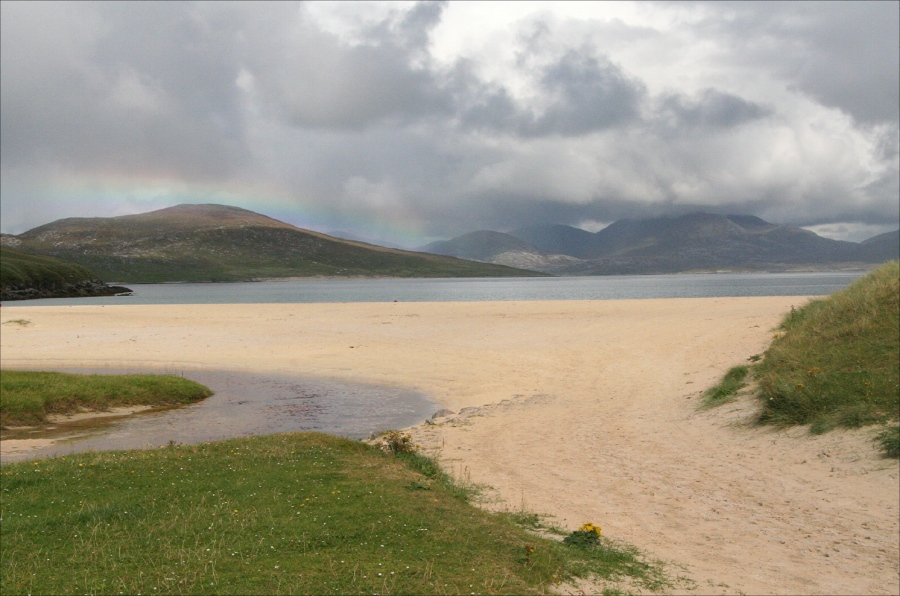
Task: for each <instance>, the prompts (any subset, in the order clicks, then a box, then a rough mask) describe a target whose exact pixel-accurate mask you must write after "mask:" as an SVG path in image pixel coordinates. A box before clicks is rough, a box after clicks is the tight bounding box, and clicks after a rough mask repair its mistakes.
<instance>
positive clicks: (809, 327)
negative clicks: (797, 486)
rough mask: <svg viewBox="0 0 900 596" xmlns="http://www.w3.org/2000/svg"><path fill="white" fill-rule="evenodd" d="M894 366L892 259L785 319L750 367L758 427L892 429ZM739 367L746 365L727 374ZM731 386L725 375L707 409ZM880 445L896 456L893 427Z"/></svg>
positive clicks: (899, 290) (898, 389) (897, 372)
mask: <svg viewBox="0 0 900 596" xmlns="http://www.w3.org/2000/svg"><path fill="white" fill-rule="evenodd" d="M898 363H900V262H898V261H892V262H890V263H887V264H885V265H883V266H882V267H880V268H878V269H876V270H875V271H873V272H871V273H870V274H868V275H866V276H865V277H863V278H861V279H859V280H857V281H856V282H855V283H853V284H851V285H850V286H848V287H847V288H846V289H845V290H843V291H841V292H836V293H834V294H832V295H830V296H828V297H826V298H823V299H820V300H814V301H812V302H810V303H809V304H807V305H806V306H804V307H802V308H800V309H792V310H791V312H790V314H788V315H787V317H785V319H784V321H783V322H782V323H781V326H780V329H779V332H778V333H776V335H775V340H774V341H773V342H772V345H771V346H770V347H769V349H768V350H767V351H766V352H765V354H764V355H763V357H762V359H761V361H760V362H759V363H758V364H756V365H754V366H753V367H752V369H751V372H752V376H753V378H754V379H755V381H756V383H757V389H756V391H757V394H758V396H759V399H760V403H761V405H762V410H761V413H760V415H759V422H760V423H763V424H776V425H782V426H788V425H798V424H809V425H810V430H811V432H813V433H822V432H826V431H828V430H831V429H833V428H836V427H845V428H858V427H861V426H866V425H873V424H896V422H897V420H898V419H900V364H898ZM738 369H745V370H746V367H737V368H736V369H733V370H732V371H731V372H729V376H732V377H733V376H734V375H733V374H732V373H734V372H735V371H736V370H738ZM730 380H731V381H734V380H735V379H734V378H732V379H730ZM729 385H731V383H729V378H728V377H726V379H725V381H723V383H722V384H721V385H719V386H718V387H715V388H713V389H711V390H710V391H709V392H707V396H706V404H707V405H715V404H716V403H721V402H722V401H723V399H720V398H719V396H720V394H721V393H723V392H726V390H727V389H728V388H729ZM733 392H734V391H733V388H732V390H731V392H730V394H733ZM879 443H880V444H881V446H882V448H883V450H884V451H885V453H886V454H887V455H890V456H892V457H898V455H900V454H898V452H900V447H898V443H900V431H898V430H897V428H896V427H895V426H892V427H891V428H888V429H886V430H884V431H883V432H882V433H881V435H880V438H879Z"/></svg>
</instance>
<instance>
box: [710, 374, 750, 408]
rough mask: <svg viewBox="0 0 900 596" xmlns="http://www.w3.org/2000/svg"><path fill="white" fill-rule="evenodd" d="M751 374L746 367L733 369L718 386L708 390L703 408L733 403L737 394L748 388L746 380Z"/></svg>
mask: <svg viewBox="0 0 900 596" xmlns="http://www.w3.org/2000/svg"><path fill="white" fill-rule="evenodd" d="M749 372H750V367H748V366H745V365H740V366H735V367H733V368H732V369H731V370H729V371H728V372H727V373H725V376H724V377H723V378H722V381H721V382H719V384H718V385H716V386H715V387H711V388H709V389H707V390H706V392H705V393H704V394H703V404H702V407H704V408H712V407H715V406H718V405H721V404H724V403H727V402H729V401H732V400H733V399H734V398H735V397H736V396H737V392H738V391H740V390H741V389H743V388H744V387H746V386H747V383H746V379H747V374H748V373H749Z"/></svg>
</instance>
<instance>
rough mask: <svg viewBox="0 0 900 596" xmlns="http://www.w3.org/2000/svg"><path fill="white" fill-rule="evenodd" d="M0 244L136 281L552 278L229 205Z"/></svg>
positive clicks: (74, 221) (42, 230)
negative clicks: (316, 228) (340, 234)
mask: <svg viewBox="0 0 900 596" xmlns="http://www.w3.org/2000/svg"><path fill="white" fill-rule="evenodd" d="M0 244H2V245H3V246H6V247H9V248H13V249H16V250H20V251H25V252H27V253H32V254H37V255H45V256H51V257H56V258H59V259H65V260H68V261H72V262H74V263H77V264H79V265H82V266H84V267H87V268H88V269H90V270H91V271H92V272H94V273H95V274H96V275H97V276H99V277H101V278H103V279H108V280H117V281H122V282H133V283H134V282H169V281H245V280H252V279H265V278H284V277H307V276H316V275H325V276H391V277H510V276H516V277H518V276H534V275H543V274H541V273H535V272H533V271H523V270H520V269H513V268H511V267H505V266H503V265H497V264H490V263H481V262H474V261H466V260H461V259H458V258H454V257H449V256H438V255H433V254H424V253H417V252H410V251H404V250H397V249H392V248H385V247H381V246H374V245H371V244H365V243H362V242H354V241H349V240H342V239H339V238H333V237H331V236H327V235H325V234H320V233H317V232H312V231H309V230H303V229H300V228H297V227H295V226H292V225H290V224H287V223H284V222H282V221H278V220H275V219H272V218H270V217H267V216H265V215H260V214H259V213H254V212H252V211H248V210H246V209H241V208H238V207H229V206H225V205H177V206H175V207H169V208H166V209H161V210H158V211H153V212H150V213H142V214H138V215H123V216H119V217H92V218H82V217H76V218H68V219H61V220H57V221H54V222H52V223H49V224H46V225H43V226H39V227H37V228H34V229H31V230H28V231H27V232H24V233H22V234H18V235H11V234H4V235H3V236H2V238H0Z"/></svg>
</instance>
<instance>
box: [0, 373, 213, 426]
mask: <svg viewBox="0 0 900 596" xmlns="http://www.w3.org/2000/svg"><path fill="white" fill-rule="evenodd" d="M210 395H212V391H210V390H209V389H208V388H206V387H204V386H203V385H200V384H199V383H195V382H194V381H190V380H188V379H183V378H181V377H176V376H174V375H77V374H66V373H55V372H31V371H13V370H4V371H2V372H0V425H3V426H18V425H32V424H41V423H43V422H46V420H47V415H48V414H68V413H72V412H76V411H79V410H106V409H108V408H112V407H117V406H136V405H146V406H165V405H176V404H187V403H191V402H195V401H198V400H201V399H203V398H206V397H209V396H210Z"/></svg>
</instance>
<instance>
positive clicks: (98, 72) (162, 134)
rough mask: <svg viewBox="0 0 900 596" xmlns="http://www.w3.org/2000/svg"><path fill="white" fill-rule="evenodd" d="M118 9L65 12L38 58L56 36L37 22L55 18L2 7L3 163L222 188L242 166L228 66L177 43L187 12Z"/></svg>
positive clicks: (214, 55) (183, 40) (203, 50)
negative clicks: (61, 35)
mask: <svg viewBox="0 0 900 596" xmlns="http://www.w3.org/2000/svg"><path fill="white" fill-rule="evenodd" d="M128 7H129V10H134V11H135V12H127V11H125V10H124V7H123V6H122V5H116V4H112V3H110V4H105V3H101V4H86V5H77V8H76V9H74V10H73V9H72V6H71V5H69V6H67V7H66V9H67V10H69V11H71V12H73V13H74V16H76V17H78V18H75V19H72V20H70V21H69V22H68V23H66V24H65V25H64V26H65V28H66V29H67V30H68V32H69V33H70V37H69V38H67V39H56V40H54V41H53V43H51V44H50V47H49V48H45V47H41V46H42V45H43V44H45V41H46V39H47V37H52V36H53V35H54V34H55V33H56V29H57V28H59V27H60V26H61V25H60V24H59V23H58V22H55V21H54V20H53V19H46V18H40V17H44V16H55V17H56V18H57V19H58V18H59V17H60V16H61V15H59V14H57V15H41V14H40V13H41V10H42V9H41V8H38V7H34V6H33V5H30V4H24V5H22V6H17V7H15V8H13V10H12V12H10V11H9V8H10V7H8V6H7V5H6V3H4V18H3V42H4V48H3V52H2V74H0V76H2V88H0V93H2V101H0V110H2V117H0V121H2V138H3V149H4V151H3V161H4V162H7V161H9V162H11V163H16V162H22V161H40V160H49V161H54V162H58V163H60V164H62V165H64V166H67V167H72V168H76V169H80V168H87V169H91V168H95V169H101V170H110V169H117V168H122V167H125V168H129V169H132V170H134V171H136V172H140V173H144V174H151V175H169V176H186V177H189V178H199V179H221V178H222V177H223V176H226V177H227V175H228V173H229V172H231V171H233V170H234V169H235V168H237V167H238V165H239V164H240V163H241V162H242V161H244V160H246V159H247V157H248V156H247V153H246V151H245V149H244V146H243V139H242V135H243V125H242V123H241V115H240V111H239V110H238V108H237V107H236V106H235V104H234V101H233V96H234V92H233V87H234V76H235V74H236V68H235V66H234V65H233V63H232V62H233V61H231V60H230V59H229V56H228V55H227V54H226V53H224V52H223V51H221V50H220V49H219V48H216V47H214V45H212V44H210V45H207V46H205V47H198V45H197V44H196V43H194V45H193V47H192V46H191V45H190V44H189V43H188V42H189V40H195V41H196V38H197V31H196V30H195V29H194V23H193V22H192V18H191V15H190V14H189V13H188V11H187V10H186V9H187V7H186V6H182V5H175V4H167V5H164V6H163V7H161V10H158V11H153V10H150V11H148V10H147V8H146V7H141V6H139V5H137V4H135V5H131V4H129V5H128ZM33 9H34V10H35V11H36V13H37V14H36V15H29V14H24V15H23V14H16V12H18V11H23V12H25V13H28V12H30V11H31V10H33ZM35 16H36V17H38V18H34V17H35ZM8 17H13V18H8ZM29 17H32V18H31V20H29ZM95 23H102V26H93V25H94V24H95ZM23 26H27V27H28V29H27V30H24V31H23V30H22V28H23ZM7 44H9V45H7ZM7 50H12V51H10V52H7ZM35 72H37V73H39V76H34V73H35Z"/></svg>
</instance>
